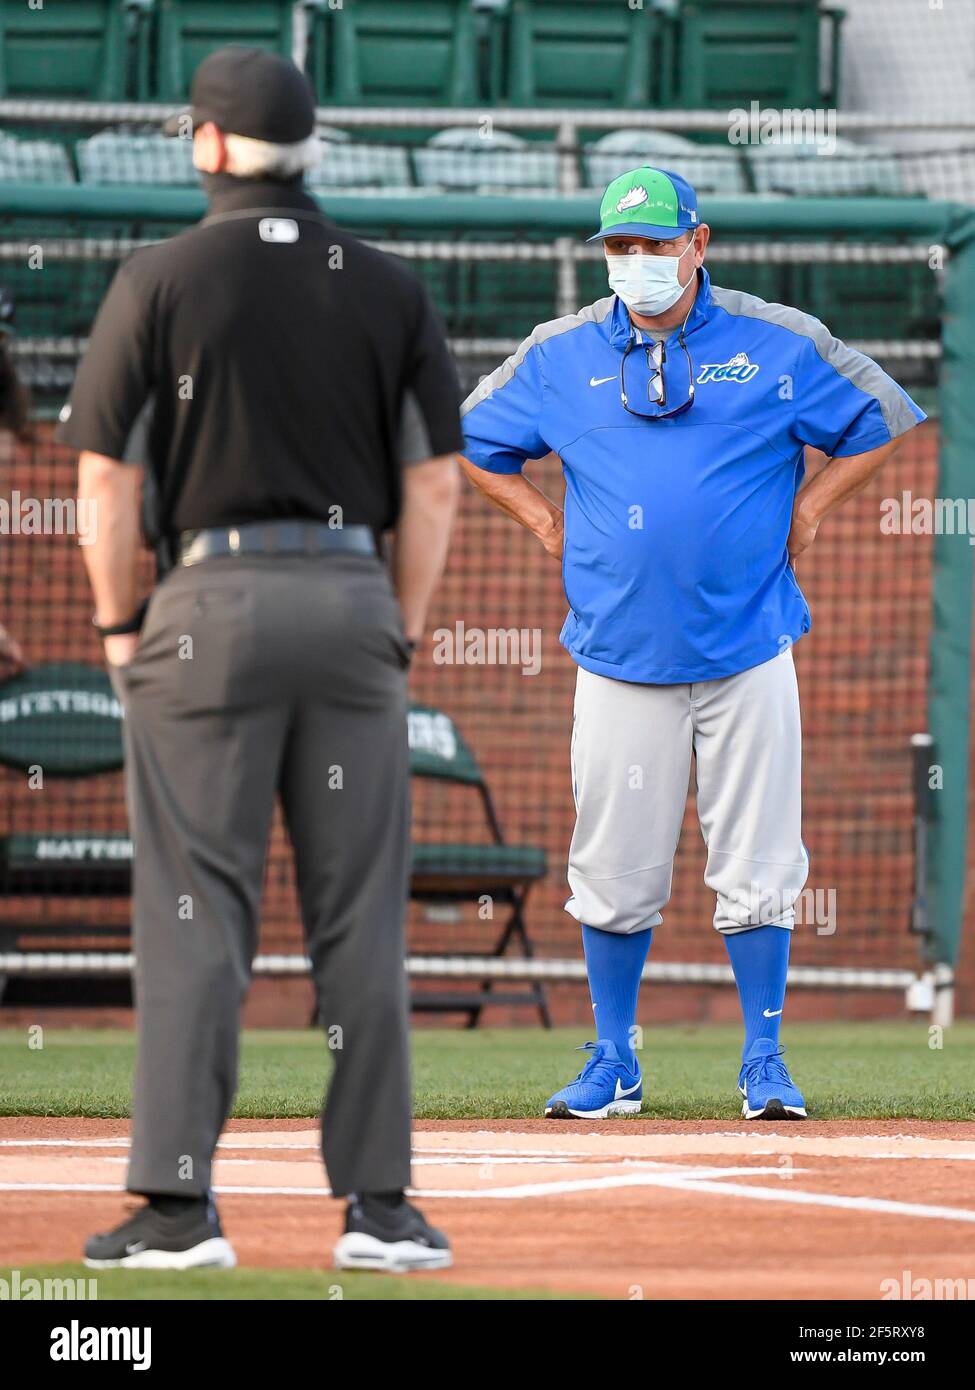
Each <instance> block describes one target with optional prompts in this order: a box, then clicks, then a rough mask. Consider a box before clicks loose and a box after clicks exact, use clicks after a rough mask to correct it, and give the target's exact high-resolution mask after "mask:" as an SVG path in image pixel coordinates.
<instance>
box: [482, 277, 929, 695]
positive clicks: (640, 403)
mask: <svg viewBox="0 0 975 1390" xmlns="http://www.w3.org/2000/svg"><path fill="white" fill-rule="evenodd" d="M698 273H699V277H700V283H699V289H698V294H697V298H696V300H695V302H694V305H693V308H692V309H691V313H690V315H689V317H688V319H687V323H686V326H685V328H684V342H685V344H686V351H685V349H684V348H682V347H681V343H680V333H679V330H677V329H674V331H673V332H672V333H671V334H670V335H669V337H668V338H667V339H666V343H665V351H666V359H665V363H664V368H663V374H664V382H665V388H666V403H665V404H666V406H667V408H672V407H673V406H676V405H678V404H680V403H681V402H682V401H684V400H685V399H686V398H687V397H688V395H689V394H690V392H689V383H690V379H691V377H693V382H694V393H693V394H694V401H693V405H692V406H691V407H690V408H689V409H687V410H686V411H684V412H683V413H682V414H679V415H675V416H672V417H671V418H667V419H663V418H661V419H644V418H640V417H639V416H636V415H632V414H629V413H628V412H627V411H626V409H624V406H623V403H622V400H621V392H620V367H621V362H622V359H623V353H624V349H625V348H626V347H627V345H628V344H631V343H632V344H633V347H632V350H631V352H630V354H629V356H628V357H627V360H626V391H627V398H628V403H629V405H630V406H631V407H632V408H633V409H635V410H638V411H641V412H644V413H649V414H652V413H653V411H654V409H655V408H656V407H655V406H654V405H653V404H652V403H651V401H652V399H653V398H652V397H651V396H650V384H651V375H652V367H651V364H650V363H649V360H648V351H647V349H648V347H651V346H652V340H651V339H650V338H649V337H646V338H644V335H643V334H641V332H640V330H639V329H636V328H634V326H633V325H632V324H631V321H630V318H629V315H628V313H627V310H626V307H625V305H624V304H623V303H622V302H621V301H620V300H619V299H617V297H616V296H615V295H609V296H607V298H605V299H600V300H598V301H597V302H596V303H595V304H590V305H588V306H587V307H586V308H584V309H581V310H580V311H579V313H577V314H569V315H567V316H566V317H565V318H561V319H555V320H553V321H552V322H551V323H545V324H542V325H540V326H539V327H538V328H536V329H535V331H534V332H533V333H532V335H531V337H529V338H527V339H526V340H525V341H524V342H523V343H522V344H521V346H520V347H519V349H518V351H517V352H516V353H515V354H514V355H513V356H512V357H509V358H508V359H507V361H506V362H504V363H503V364H502V365H501V366H500V367H499V368H498V369H497V371H495V372H494V373H493V374H492V375H491V376H489V377H487V378H486V379H485V380H484V381H482V382H481V384H480V386H478V388H477V389H476V390H475V391H474V392H473V393H472V394H471V395H470V396H469V397H468V399H467V401H465V403H464V407H463V416H464V421H463V423H464V434H465V441H466V453H467V457H468V458H469V459H470V461H471V462H472V463H474V464H476V465H477V466H478V467H479V468H484V469H488V470H489V471H491V472H496V473H516V472H519V471H520V470H521V469H522V467H523V466H524V464H525V461H526V459H534V458H541V457H543V456H544V455H545V454H547V453H548V452H549V451H552V452H554V453H556V454H558V456H559V458H560V459H561V461H562V466H563V471H564V473H565V480H566V496H565V555H564V559H563V567H562V573H563V581H564V584H565V593H566V598H567V600H568V603H569V614H568V617H567V618H566V621H565V625H564V627H563V629H562V636H561V640H562V643H563V645H564V646H565V647H566V648H567V649H568V650H569V652H570V653H571V655H572V656H573V658H574V659H575V661H576V662H577V663H578V664H579V665H580V666H583V667H584V668H585V669H586V670H587V671H594V672H596V673H598V674H600V675H604V676H613V677H616V678H618V679H620V680H629V681H640V682H649V683H654V684H673V683H678V682H684V681H698V680H713V679H716V678H717V677H719V676H728V675H733V674H735V673H736V672H738V671H743V670H746V669H747V668H748V667H750V666H757V665H758V664H759V663H760V662H763V661H767V660H768V659H769V658H770V657H773V656H775V655H776V654H777V653H778V652H780V651H781V650H782V649H783V648H784V647H785V646H788V645H790V644H791V643H792V642H794V641H795V640H796V639H797V638H798V637H800V636H801V635H802V634H803V633H804V632H807V631H808V630H809V621H810V620H809V609H808V606H807V604H806V601H805V599H804V598H803V595H802V593H801V591H800V589H799V586H798V584H797V583H796V580H795V577H794V575H793V573H792V569H791V567H790V565H789V563H788V552H787V549H786V541H787V538H788V535H789V528H790V525H791V519H792V508H793V502H794V499H795V494H796V491H797V489H798V487H799V484H800V482H801V481H802V477H803V467H804V465H803V446H804V445H806V444H811V445H814V446H815V447H816V448H817V449H822V450H824V451H825V452H826V453H827V454H829V455H831V456H833V457H844V456H847V455H850V454H859V453H863V452H865V451H866V450H868V449H874V448H876V447H878V446H879V445H881V444H885V443H887V441H888V440H891V439H894V438H896V437H897V436H898V435H900V434H903V433H904V432H905V431H906V430H909V429H911V428H913V426H914V425H915V424H916V423H917V422H918V421H919V420H923V419H924V418H925V417H924V414H923V412H922V411H921V410H920V409H919V408H918V407H917V406H916V405H915V404H914V402H913V401H912V400H911V399H910V397H909V396H908V395H906V393H905V392H904V391H902V390H901V388H900V387H899V386H898V385H897V384H896V382H894V381H892V380H891V378H890V377H889V376H887V374H886V373H885V372H884V371H883V370H882V369H881V368H880V367H878V366H877V364H876V363H875V362H873V361H871V359H870V358H869V357H865V356H864V355H863V354H862V353H859V352H855V351H854V350H853V349H852V348H848V347H847V346H846V345H845V344H844V343H841V342H840V341H839V340H838V339H837V338H834V337H833V336H832V335H831V334H830V332H829V330H828V329H826V328H825V327H824V326H823V324H822V323H820V322H819V320H818V319H814V318H811V317H810V316H809V315H808V314H803V313H800V312H799V311H798V310H797V309H791V308H788V307H787V306H785V305H782V304H769V303H766V302H765V301H764V300H762V299H757V298H755V297H754V296H753V295H748V294H741V293H739V292H738V291H736V290H724V289H719V288H718V287H717V286H714V287H712V285H711V283H710V280H709V278H708V275H707V272H706V271H703V270H702V271H699V272H698Z"/></svg>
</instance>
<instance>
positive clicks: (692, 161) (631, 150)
mask: <svg viewBox="0 0 975 1390" xmlns="http://www.w3.org/2000/svg"><path fill="white" fill-rule="evenodd" d="M319 134H320V136H321V141H322V155H321V159H320V161H319V163H318V165H317V167H316V168H315V169H314V170H313V171H312V172H311V174H310V175H309V179H308V182H309V184H310V186H311V187H313V188H318V189H328V188H336V189H339V188H341V189H355V190H357V191H361V192H367V191H370V190H373V191H382V190H386V191H388V190H391V189H421V190H430V191H433V190H437V189H445V190H451V191H468V192H491V191H497V192H513V191H519V192H526V191H529V190H539V191H552V190H554V189H556V188H558V187H559V159H560V156H559V153H558V152H557V151H556V149H555V148H554V147H553V146H552V145H551V144H549V143H547V142H545V143H543V142H541V141H538V140H525V139H523V138H522V137H520V136H518V135H514V134H512V133H511V132H508V131H501V130H496V131H494V132H493V134H492V135H491V136H490V137H484V136H482V135H481V134H480V133H479V132H478V130H476V129H475V128H473V127H470V126H465V127H456V128H453V129H449V130H443V131H439V132H438V133H437V134H436V135H434V136H433V137H432V138H430V139H429V140H428V141H427V142H426V143H425V144H423V145H420V146H417V147H413V148H410V147H408V146H406V145H403V144H394V143H375V142H372V143H370V142H368V140H367V138H366V137H365V136H364V135H363V134H362V133H358V134H350V133H349V132H347V131H344V130H337V129H334V128H331V127H323V128H321V129H320V131H319ZM580 163H581V176H582V177H581V181H582V183H583V184H584V186H585V187H588V188H603V187H605V185H606V184H607V183H609V181H610V180H611V179H612V178H615V176H616V175H617V174H619V173H622V172H623V171H624V170H626V169H632V168H634V167H635V166H636V165H638V164H642V163H650V164H655V165H662V166H664V167H673V168H674V169H676V170H678V171H679V172H680V173H681V174H683V176H684V177H685V178H687V179H689V180H690V182H691V183H693V184H694V186H695V187H696V188H697V190H698V192H699V193H703V194H711V195H721V196H729V197H730V196H735V195H740V194H745V193H766V194H769V193H771V194H775V193H778V194H783V195H811V196H832V195H844V194H845V195H854V194H856V195H879V194H896V193H899V192H900V191H901V181H900V175H899V172H898V167H897V162H896V159H895V157H894V155H892V154H890V153H889V152H885V151H883V150H879V149H875V148H871V149H865V148H864V147H862V146H858V145H855V144H853V143H852V142H850V141H848V140H843V139H837V140H836V141H835V144H834V147H833V149H832V152H831V153H830V154H826V153H823V152H821V151H817V148H816V146H815V145H747V146H731V145H701V144H696V143H695V142H694V141H692V140H688V139H687V138H686V137H684V136H682V135H677V134H672V133H670V132H668V131H639V130H617V131H610V132H609V133H608V134H607V135H604V136H602V137H600V138H599V139H598V140H595V141H593V142H592V143H591V144H587V145H585V146H584V147H583V149H582V151H581V160H580ZM76 166H77V179H78V181H79V182H81V183H84V184H102V185H107V184H114V185H119V184H142V185H156V186H158V185H170V186H188V185H193V184H195V183H196V182H197V175H196V172H195V170H194V169H193V163H192V150H191V145H190V143H189V141H186V140H171V139H168V138H167V137H166V136H163V135H160V134H158V133H147V134H132V133H128V132H125V131H119V130H103V131H101V132H100V133H99V134H97V135H94V136H91V137H90V138H89V139H83V140H78V141H77V143H76V144H75V146H74V150H73V157H72V152H71V151H70V150H69V148H67V147H66V146H64V145H62V144H61V143H59V142H58V141H54V140H50V139H44V140H18V139H14V138H12V137H0V182H13V183H65V182H72V181H74V180H75V177H76V172H75V170H76Z"/></svg>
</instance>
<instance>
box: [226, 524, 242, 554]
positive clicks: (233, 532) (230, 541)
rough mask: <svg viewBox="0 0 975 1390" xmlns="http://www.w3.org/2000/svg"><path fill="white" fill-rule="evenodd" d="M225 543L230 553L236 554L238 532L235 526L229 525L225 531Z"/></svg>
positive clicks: (238, 542)
mask: <svg viewBox="0 0 975 1390" xmlns="http://www.w3.org/2000/svg"><path fill="white" fill-rule="evenodd" d="M227 545H228V546H229V547H230V553H231V555H237V554H238V553H239V551H240V532H239V531H238V530H237V527H236V526H231V528H230V530H229V531H228V532H227Z"/></svg>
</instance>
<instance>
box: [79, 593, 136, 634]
mask: <svg viewBox="0 0 975 1390" xmlns="http://www.w3.org/2000/svg"><path fill="white" fill-rule="evenodd" d="M148 607H149V600H148V599H147V598H145V599H143V600H142V602H141V603H140V604H139V606H138V608H137V609H136V610H135V612H134V613H133V614H132V616H131V617H130V618H126V619H125V620H124V621H123V622H121V623H110V624H109V625H108V626H106V627H103V626H102V625H101V623H100V622H99V621H98V619H97V618H96V617H93V618H92V620H91V625H92V627H93V628H94V629H95V631H96V632H97V633H98V635H99V637H102V638H104V637H125V636H127V635H128V634H129V633H132V632H139V631H140V630H141V628H142V624H143V623H144V622H145V617H146V609H147V608H148Z"/></svg>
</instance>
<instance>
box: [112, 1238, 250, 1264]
mask: <svg viewBox="0 0 975 1390" xmlns="http://www.w3.org/2000/svg"><path fill="white" fill-rule="evenodd" d="M236 1263H237V1256H236V1255H235V1254H234V1247H233V1246H232V1245H231V1244H230V1241H229V1240H225V1239H224V1238H223V1236H214V1237H213V1238H212V1239H211V1240H203V1241H201V1242H200V1244H199V1245H194V1246H192V1247H191V1248H190V1249H189V1250H139V1251H138V1252H137V1253H136V1254H134V1255H125V1256H123V1258H122V1259H121V1260H89V1259H86V1260H85V1264H86V1265H87V1266H88V1268H89V1269H233V1268H234V1266H235V1265H236Z"/></svg>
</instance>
